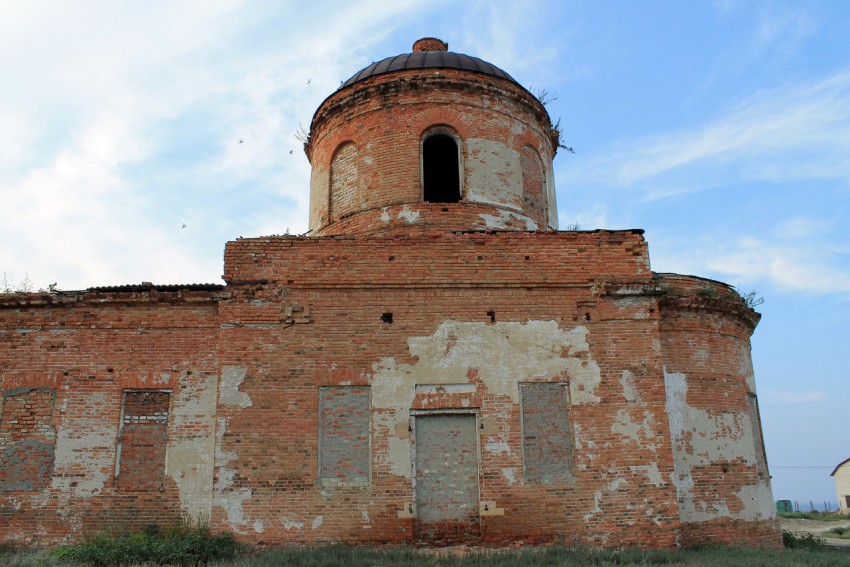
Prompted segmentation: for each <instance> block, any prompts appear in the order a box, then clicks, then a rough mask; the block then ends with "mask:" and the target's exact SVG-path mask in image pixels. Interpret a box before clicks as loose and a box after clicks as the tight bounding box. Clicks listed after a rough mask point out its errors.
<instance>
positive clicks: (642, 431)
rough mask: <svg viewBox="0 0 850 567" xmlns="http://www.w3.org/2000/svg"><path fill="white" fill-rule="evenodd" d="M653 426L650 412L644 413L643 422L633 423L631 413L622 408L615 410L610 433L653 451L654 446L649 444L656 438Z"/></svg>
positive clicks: (652, 443)
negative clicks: (615, 413)
mask: <svg viewBox="0 0 850 567" xmlns="http://www.w3.org/2000/svg"><path fill="white" fill-rule="evenodd" d="M654 425H655V419H653V417H652V412H650V411H644V412H643V420H642V421H634V420H633V419H632V415H631V412H630V411H629V410H628V409H625V408H623V409H620V410H617V415H616V417H615V418H614V423H613V424H612V425H611V433H617V434H619V435H622V436H623V437H624V438H625V439H627V440H629V441H631V442H633V443H636V444H637V445H639V446H640V447H643V448H647V449H652V450H655V448H656V445H655V443H654V442H651V441H652V440H654V439H655V438H656V435H655V427H654ZM647 441H649V442H647Z"/></svg>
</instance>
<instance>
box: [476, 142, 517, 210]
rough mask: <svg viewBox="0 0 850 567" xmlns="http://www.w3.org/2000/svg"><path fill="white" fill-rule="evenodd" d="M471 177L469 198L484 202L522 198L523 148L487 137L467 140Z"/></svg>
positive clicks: (509, 201)
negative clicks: (513, 146)
mask: <svg viewBox="0 0 850 567" xmlns="http://www.w3.org/2000/svg"><path fill="white" fill-rule="evenodd" d="M466 148H467V154H468V156H469V157H468V159H466V160H465V162H464V170H465V174H466V178H467V180H468V182H467V184H466V187H467V192H466V198H467V200H469V201H473V202H477V203H481V202H487V203H498V204H503V205H505V204H511V203H519V202H520V199H521V198H522V165H521V162H520V154H519V152H517V151H515V150H513V149H511V148H509V147H508V146H506V145H505V144H503V143H501V142H497V141H493V140H487V139H484V138H469V139H467V140H466Z"/></svg>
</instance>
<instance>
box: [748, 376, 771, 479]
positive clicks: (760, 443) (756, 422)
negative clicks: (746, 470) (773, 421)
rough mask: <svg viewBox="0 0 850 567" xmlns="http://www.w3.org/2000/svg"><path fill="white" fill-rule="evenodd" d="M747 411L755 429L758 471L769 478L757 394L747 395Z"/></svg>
mask: <svg viewBox="0 0 850 567" xmlns="http://www.w3.org/2000/svg"><path fill="white" fill-rule="evenodd" d="M747 409H748V410H749V414H750V423H751V424H752V428H753V438H754V441H755V451H756V470H757V471H758V473H759V474H760V475H763V476H767V474H768V472H767V455H766V453H765V451H764V436H763V435H762V433H761V416H760V415H759V403H758V398H757V397H756V395H755V394H749V393H748V394H747Z"/></svg>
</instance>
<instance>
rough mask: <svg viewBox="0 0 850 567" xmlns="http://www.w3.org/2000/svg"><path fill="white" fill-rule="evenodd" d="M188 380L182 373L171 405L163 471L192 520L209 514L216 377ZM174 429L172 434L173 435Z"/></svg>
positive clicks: (209, 376) (211, 491)
mask: <svg viewBox="0 0 850 567" xmlns="http://www.w3.org/2000/svg"><path fill="white" fill-rule="evenodd" d="M205 378H206V380H204V381H200V380H199V381H197V382H189V381H187V380H186V379H185V376H184V377H183V379H182V380H181V384H182V387H181V388H180V390H179V391H178V392H177V395H176V398H175V400H174V403H173V404H172V410H171V416H170V418H171V419H170V421H171V423H170V426H169V429H170V432H169V444H168V451H167V453H166V462H165V474H166V475H167V476H169V477H171V478H173V479H174V482H175V483H176V484H177V489H178V492H179V494H180V505H181V507H182V508H183V510H184V511H185V512H186V513H187V514H188V516H189V517H190V518H192V519H193V520H200V519H203V518H209V517H210V515H211V513H212V498H213V485H212V479H213V466H214V455H215V404H216V386H217V385H218V384H217V382H218V380H217V377H216V376H215V375H214V374H210V375H207V376H206V377H205ZM172 432H173V434H172Z"/></svg>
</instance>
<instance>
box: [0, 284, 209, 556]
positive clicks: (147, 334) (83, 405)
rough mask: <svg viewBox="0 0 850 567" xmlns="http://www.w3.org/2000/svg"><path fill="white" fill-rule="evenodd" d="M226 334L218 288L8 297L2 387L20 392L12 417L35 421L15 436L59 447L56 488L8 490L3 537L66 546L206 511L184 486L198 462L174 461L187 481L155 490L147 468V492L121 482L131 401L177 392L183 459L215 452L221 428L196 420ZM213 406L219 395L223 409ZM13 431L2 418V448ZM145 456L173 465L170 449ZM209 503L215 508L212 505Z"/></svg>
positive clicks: (151, 464) (3, 312) (0, 344)
mask: <svg viewBox="0 0 850 567" xmlns="http://www.w3.org/2000/svg"><path fill="white" fill-rule="evenodd" d="M216 332H217V329H216V327H215V304H214V302H213V301H212V299H211V294H210V293H209V292H200V291H199V292H193V291H185V290H184V291H182V292H174V293H163V292H160V293H157V292H152V293H131V292H123V293H122V292H114V293H109V292H87V293H86V292H83V293H66V294H59V295H55V296H48V295H30V296H3V297H0V389H3V391H4V392H6V393H7V394H8V393H10V392H11V393H12V395H11V396H7V397H6V402H7V403H6V404H4V408H6V409H4V416H11V415H12V413H15V414H16V415H19V416H28V417H27V418H26V419H29V420H34V424H35V430H34V431H35V434H36V435H35V437H32V436H31V435H32V433H31V431H30V430H27V431H26V432H24V431H23V430H22V429H21V430H18V432H17V433H13V435H12V436H13V437H25V436H27V437H28V438H30V439H32V438H36V439H41V440H43V441H44V443H46V444H49V445H50V446H52V447H55V462H54V463H53V465H52V472H51V474H50V476H49V481H48V482H38V483H36V485H35V486H33V487H32V488H33V489H32V490H21V489H19V490H11V491H4V492H0V524H2V525H3V526H4V530H3V532H4V533H3V538H4V540H6V541H13V542H18V543H30V544H48V543H57V542H60V541H63V540H64V538H65V537H67V536H71V537H81V536H82V534H84V533H93V532H96V531H100V530H105V529H110V528H120V529H123V528H130V529H132V528H133V527H143V526H145V525H148V524H162V523H167V522H170V521H174V520H175V519H176V518H180V517H184V516H186V515H187V510H189V509H191V510H193V511H197V508H198V504H197V502H196V499H195V498H194V496H193V489H191V488H187V487H186V485H187V484H188V483H189V482H190V481H191V482H194V481H196V480H197V479H196V478H195V477H194V476H193V475H194V473H193V469H192V467H193V466H194V465H191V466H190V465H187V466H186V467H183V466H182V465H181V464H180V463H179V462H178V461H175V468H176V469H178V470H179V473H175V476H176V477H179V474H183V475H184V478H178V479H177V480H175V478H174V477H165V478H162V477H161V476H160V479H161V480H160V482H159V483H158V487H157V488H156V489H152V490H148V488H149V487H150V486H151V480H150V478H148V477H147V476H146V472H142V471H139V472H140V473H141V475H140V476H137V477H136V479H135V481H138V482H139V483H141V485H137V484H136V483H135V482H131V481H130V479H128V478H126V477H123V478H122V479H121V481H119V479H117V478H116V476H115V474H116V465H117V463H118V459H117V449H118V443H119V431H120V428H121V411H122V394H123V392H124V391H125V390H133V389H151V388H155V389H169V390H171V391H172V395H173V396H174V397H175V399H176V400H177V403H179V405H180V406H182V407H183V408H185V409H183V410H182V413H181V412H178V413H181V415H180V416H179V419H178V420H177V421H175V420H174V419H172V420H171V421H170V422H169V432H168V438H169V440H170V441H171V442H172V444H173V449H174V451H175V456H179V453H180V452H181V451H184V452H185V450H184V449H182V447H184V446H185V445H186V444H193V443H198V444H203V443H208V444H209V445H210V447H211V446H212V440H213V430H212V428H211V427H207V426H206V425H205V423H206V422H205V421H204V419H206V418H203V417H201V416H198V417H197V418H196V417H195V416H194V415H191V414H188V415H187V413H188V412H189V411H191V407H192V405H193V404H194V403H195V399H196V397H197V396H198V395H199V393H198V392H199V390H200V388H201V386H202V385H203V384H206V383H208V381H209V378H208V377H209V376H210V375H214V374H217V372H218V371H217V360H216V354H215V351H216V348H217V345H216V334H217V333H216ZM17 392H27V393H22V394H17ZM54 396H55V400H54V401H52V402H49V400H52V399H53V398H54ZM25 399H26V403H25V404H23V406H22V407H21V404H20V403H19V402H21V401H24V400H25ZM10 400H11V401H10ZM214 400H215V397H214V395H213V398H212V403H213V405H212V407H213V408H214ZM27 405H31V406H32V407H31V408H28V407H26V406H27ZM48 408H51V409H50V411H48ZM7 410H8V411H9V412H10V413H9V414H7V413H6V411H7ZM51 428H52V429H51ZM205 428H207V429H209V430H208V431H206V433H205ZM7 432H9V429H8V428H7V424H6V421H5V419H4V422H3V424H2V425H0V443H2V446H0V451H2V450H4V449H6V448H8V447H9V443H10V442H12V439H11V438H10V437H7V436H5V433H7ZM39 433H40V434H41V436H40V437H39V436H38V434H39ZM127 433H128V434H129V432H127ZM146 433H147V434H150V433H152V432H151V431H147V432H146ZM147 434H146V435H144V436H138V437H137V441H138V442H137V443H136V444H137V445H139V446H141V445H144V444H147V443H149V442H150V441H151V438H149V437H148V436H147ZM51 436H52V437H53V440H50V438H51ZM124 441H125V444H126V442H128V441H129V439H128V438H127V437H126V436H125V439H124ZM131 444H132V443H131ZM125 448H126V447H125ZM131 453H132V451H131ZM137 456H138V457H140V458H139V459H137V461H138V466H140V467H144V468H146V469H147V470H148V471H152V470H161V468H162V467H163V465H164V461H163V456H162V454H161V451H160V453H159V454H158V455H157V456H153V455H151V454H145V455H137ZM148 458H150V461H148V460H147V459H148ZM125 463H126V461H125ZM126 470H127V469H126V467H125V471H126ZM210 471H211V468H210ZM209 476H210V478H209V479H207V480H198V483H199V484H201V485H202V484H203V483H204V482H206V483H208V484H209V485H210V486H211V480H212V479H211V472H210V475H209ZM34 478H40V477H38V476H34ZM181 483H182V485H181ZM7 487H8V486H7ZM14 488H29V487H21V486H17V487H14ZM205 506H206V509H207V513H208V511H209V509H210V507H211V503H210V502H207V503H206V504H205Z"/></svg>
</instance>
